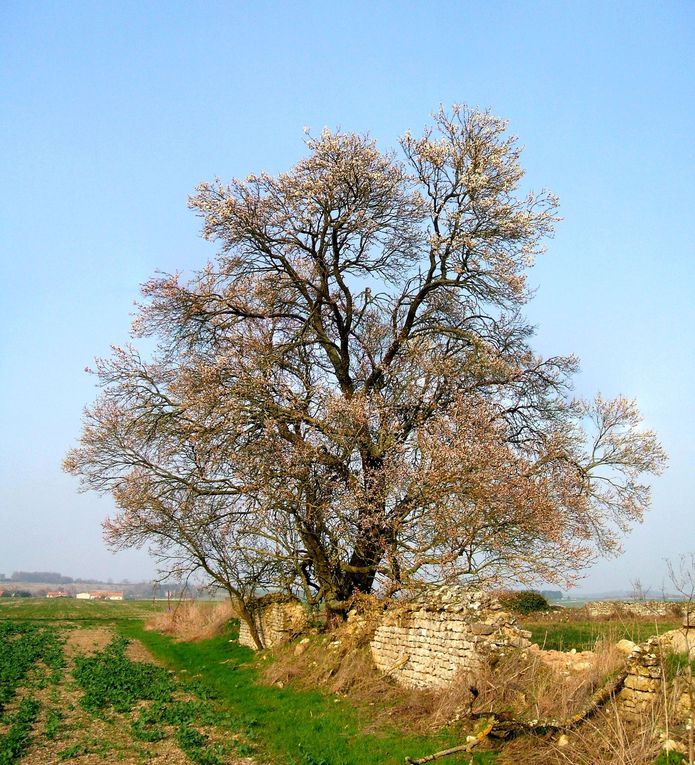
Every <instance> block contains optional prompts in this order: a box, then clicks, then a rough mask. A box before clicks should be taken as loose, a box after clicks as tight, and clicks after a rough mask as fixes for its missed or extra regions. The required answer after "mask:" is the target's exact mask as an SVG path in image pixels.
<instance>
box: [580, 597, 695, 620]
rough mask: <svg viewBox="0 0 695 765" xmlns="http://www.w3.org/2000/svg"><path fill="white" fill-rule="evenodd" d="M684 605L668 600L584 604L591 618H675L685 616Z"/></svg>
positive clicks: (606, 601) (605, 601) (608, 601)
mask: <svg viewBox="0 0 695 765" xmlns="http://www.w3.org/2000/svg"><path fill="white" fill-rule="evenodd" d="M683 605H684V604H683V603H678V602H674V601H668V600H593V601H591V602H589V603H585V604H584V608H585V609H586V611H587V613H588V615H589V616H592V617H611V616H639V617H651V618H654V617H655V616H657V617H662V616H666V617H669V616H670V617H673V618H678V617H680V616H681V615H682V614H683Z"/></svg>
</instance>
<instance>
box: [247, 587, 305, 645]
mask: <svg viewBox="0 0 695 765" xmlns="http://www.w3.org/2000/svg"><path fill="white" fill-rule="evenodd" d="M253 612H254V621H255V624H256V629H257V630H258V634H259V636H260V638H261V642H262V643H263V647H264V648H271V647H272V646H276V645H281V644H282V643H286V642H287V641H288V640H291V639H292V638H293V637H295V636H296V635H299V634H300V633H301V632H302V630H303V629H304V628H305V627H306V623H307V613H306V610H305V609H304V607H303V606H302V604H301V603H300V602H299V600H297V599H296V598H285V597H278V596H265V597H264V598H260V599H259V600H258V601H257V602H256V604H255V607H254V608H253ZM239 643H240V644H241V645H245V646H248V647H249V648H253V649H254V650H256V644H255V643H254V641H253V638H252V637H251V630H250V629H249V626H248V625H247V624H246V622H245V621H244V620H243V619H241V620H240V624H239Z"/></svg>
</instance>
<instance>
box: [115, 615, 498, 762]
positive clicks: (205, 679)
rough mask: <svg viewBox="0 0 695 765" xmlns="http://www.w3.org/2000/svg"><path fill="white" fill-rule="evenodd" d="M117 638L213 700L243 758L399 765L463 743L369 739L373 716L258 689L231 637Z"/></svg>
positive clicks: (246, 655) (317, 698)
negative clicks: (139, 647)
mask: <svg viewBox="0 0 695 765" xmlns="http://www.w3.org/2000/svg"><path fill="white" fill-rule="evenodd" d="M120 630H121V632H123V633H124V634H125V635H127V636H129V637H136V638H137V639H139V640H141V641H142V642H143V643H144V644H145V645H146V646H147V648H148V649H149V650H150V651H151V652H152V653H153V654H154V655H155V656H157V657H158V658H159V659H161V660H163V661H164V662H165V663H166V664H167V665H168V666H170V667H171V668H172V669H175V670H179V671H182V670H183V671H184V672H185V673H187V674H188V675H189V676H190V677H191V678H192V679H193V680H194V681H195V685H197V686H198V687H200V686H203V687H205V688H207V689H208V691H210V692H212V695H213V696H214V697H215V698H216V700H217V702H218V703H219V704H220V705H221V706H222V707H223V708H224V709H225V710H227V711H228V713H229V715H230V717H229V718H228V721H227V724H228V725H229V726H230V728H231V729H232V730H234V731H236V733H237V734H240V735H241V741H240V743H239V745H238V746H239V747H241V749H242V751H240V752H239V753H240V754H253V753H255V754H259V755H261V756H263V757H264V758H270V759H271V761H273V762H277V763H283V765H377V763H378V764H379V765H395V763H398V764H399V765H400V764H401V763H403V761H404V758H405V757H406V755H407V756H411V757H423V756H425V755H427V754H431V753H432V752H434V751H437V750H439V749H444V748H446V747H448V746H453V745H456V744H459V743H461V739H460V733H456V732H453V731H444V732H441V733H439V734H437V735H432V736H417V735H413V734H409V733H404V732H403V731H401V730H397V729H396V728H395V727H393V728H386V729H382V730H380V731H379V732H378V733H365V732H364V728H365V727H366V725H367V724H368V723H369V714H368V711H366V710H362V711H358V710H356V709H354V708H353V707H352V706H351V705H350V702H349V701H348V700H346V699H343V698H340V697H338V696H333V695H329V694H325V693H322V692H320V691H300V690H297V689H295V688H292V687H285V688H278V687H276V686H267V685H263V684H260V683H259V682H258V679H259V670H258V668H257V666H256V662H257V661H260V660H259V659H258V658H257V657H256V656H255V655H254V654H253V652H252V651H250V650H249V649H247V648H244V647H242V646H239V644H238V643H236V641H234V640H233V636H232V634H228V635H224V636H220V637H217V638H214V639H212V640H207V641H204V642H200V643H176V642H174V641H172V640H170V639H169V638H167V637H165V636H163V635H160V634H157V633H152V632H146V631H144V630H143V629H142V628H141V627H140V626H139V625H137V624H134V623H123V624H121V625H120ZM193 738H195V737H194V736H192V737H191V740H192V739H193ZM193 743H194V742H193ZM189 755H190V752H189ZM470 761H471V756H470V755H467V756H462V757H451V758H448V759H447V762H448V763H450V765H456V764H458V765H461V764H462V763H466V765H468V763H469V762H470ZM473 761H474V762H475V763H479V764H480V765H482V763H493V762H494V755H493V754H492V753H478V754H477V755H476V756H475V758H474V760H473ZM203 765H205V764H203Z"/></svg>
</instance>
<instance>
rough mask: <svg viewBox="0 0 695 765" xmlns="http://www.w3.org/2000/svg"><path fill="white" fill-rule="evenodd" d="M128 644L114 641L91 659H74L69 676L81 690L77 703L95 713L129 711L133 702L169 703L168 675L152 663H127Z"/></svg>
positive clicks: (87, 657) (169, 679)
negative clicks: (110, 710) (109, 710)
mask: <svg viewBox="0 0 695 765" xmlns="http://www.w3.org/2000/svg"><path fill="white" fill-rule="evenodd" d="M127 647H128V641H127V640H125V639H124V638H116V639H115V640H114V641H113V642H112V643H111V644H110V645H109V646H107V647H106V648H105V649H104V650H103V651H99V652H98V653H96V654H95V655H94V656H79V657H78V658H77V659H76V660H75V669H74V671H73V673H72V674H73V677H74V678H75V680H76V681H77V684H78V685H79V686H80V688H81V689H82V691H83V694H84V695H83V696H82V699H81V700H80V704H81V705H82V706H83V707H84V708H85V709H86V710H88V711H89V712H92V713H93V714H98V713H99V712H101V711H102V710H104V709H105V708H108V707H112V708H113V709H114V710H115V711H116V712H130V710H131V709H132V708H133V705H134V704H135V703H136V702H137V701H141V700H148V701H169V700H170V699H171V695H172V693H173V691H174V683H173V682H172V680H171V678H170V676H169V673H168V672H167V671H166V670H164V669H162V668H161V667H157V666H156V665H154V664H144V663H143V662H134V661H130V659H128V658H127V657H126V655H125V649H126V648H127Z"/></svg>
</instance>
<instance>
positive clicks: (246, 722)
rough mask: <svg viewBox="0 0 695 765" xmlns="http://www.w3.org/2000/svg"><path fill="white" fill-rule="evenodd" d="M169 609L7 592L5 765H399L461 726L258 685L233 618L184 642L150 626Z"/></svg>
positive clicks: (0, 744) (1, 725)
mask: <svg viewBox="0 0 695 765" xmlns="http://www.w3.org/2000/svg"><path fill="white" fill-rule="evenodd" d="M163 608H166V604H165V603H151V602H129V601H123V602H96V601H95V602H91V601H76V600H74V599H73V600H67V599H66V600H62V599H61V600H47V599H26V600H24V599H23V600H22V601H19V600H11V601H1V602H0V630H3V632H0V635H3V638H2V643H1V644H0V645H1V646H2V647H1V648H0V689H1V690H0V693H2V694H3V695H2V696H0V699H2V700H3V702H4V703H3V705H2V707H0V765H12V764H13V763H16V762H17V763H22V765H42V764H43V763H61V762H68V761H75V762H76V763H89V764H90V765H91V764H92V763H98V762H123V763H144V762H162V763H163V762H164V761H165V760H166V762H167V765H178V763H190V762H193V763H198V764H199V765H222V763H245V764H246V765H252V764H253V765H261V763H264V764H266V763H267V764H270V763H273V764H275V763H278V765H279V764H280V763H287V764H288V765H372V763H373V764H374V765H376V764H377V763H379V764H380V765H394V764H395V763H402V762H403V761H404V759H405V757H406V756H411V757H421V756H424V755H426V754H428V753H431V752H433V751H436V750H438V749H442V748H445V747H447V746H452V745H455V744H457V743H460V741H459V739H458V737H457V736H456V733H455V731H444V732H440V733H437V734H431V735H427V736H424V735H423V736H418V735H413V734H409V733H404V732H403V731H402V730H399V729H397V728H396V727H395V726H388V725H386V726H381V727H380V728H379V729H378V730H376V731H375V730H371V728H370V722H371V714H370V712H371V710H369V709H368V708H366V709H361V710H360V709H354V708H353V707H352V706H351V704H350V702H349V701H348V700H347V699H345V698H343V697H340V696H337V695H333V694H327V693H322V692H319V691H313V692H311V691H301V690H297V689H294V688H290V687H284V688H280V687H277V686H269V685H264V684H259V683H258V682H257V681H258V679H259V674H260V671H261V667H260V666H259V663H261V664H262V662H259V661H258V660H257V659H256V657H255V656H254V654H253V653H252V652H251V651H249V650H248V649H246V648H243V647H241V646H239V645H238V644H237V643H236V641H235V640H234V637H235V634H234V629H235V627H234V626H232V627H231V631H230V632H229V633H228V634H225V635H221V636H218V637H216V638H214V639H211V640H207V641H202V642H198V643H185V642H179V643H177V642H174V641H173V640H172V639H170V638H167V637H165V636H163V635H160V634H158V633H154V632H148V631H146V630H145V629H144V628H143V626H142V622H143V619H145V618H146V617H148V616H149V615H151V614H152V613H154V612H156V611H158V610H161V609H163ZM127 641H129V642H127ZM18 657H20V658H21V660H20V659H18ZM368 729H369V730H368ZM493 761H494V759H493V754H492V753H479V754H478V755H477V756H476V758H475V759H474V762H475V763H479V764H480V765H482V763H486V762H493ZM447 762H448V763H450V764H451V765H460V764H461V763H464V762H465V763H469V762H470V755H469V756H468V757H466V758H463V757H451V758H449V759H447Z"/></svg>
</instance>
